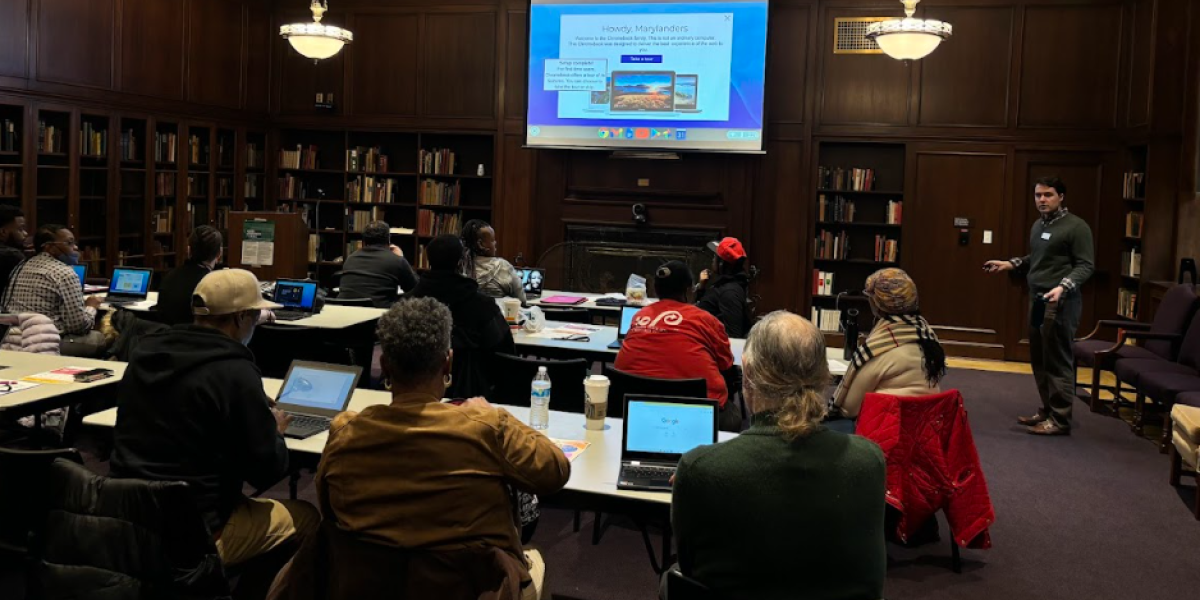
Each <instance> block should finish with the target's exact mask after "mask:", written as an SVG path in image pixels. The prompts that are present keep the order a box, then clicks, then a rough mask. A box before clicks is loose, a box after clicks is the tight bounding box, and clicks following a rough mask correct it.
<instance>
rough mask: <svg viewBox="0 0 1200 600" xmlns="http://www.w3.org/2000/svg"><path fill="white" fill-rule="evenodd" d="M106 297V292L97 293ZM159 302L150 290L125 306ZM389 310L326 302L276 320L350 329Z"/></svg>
mask: <svg viewBox="0 0 1200 600" xmlns="http://www.w3.org/2000/svg"><path fill="white" fill-rule="evenodd" d="M96 295H97V296H100V297H104V296H105V294H96ZM156 304H158V292H150V294H149V296H147V297H146V299H145V300H143V301H141V302H135V303H133V304H129V305H127V306H125V307H123V308H125V309H127V310H133V311H138V312H146V311H149V310H150V309H151V308H153V307H154V306H155V305H156ZM102 307H104V308H110V307H109V306H108V305H107V304H104V305H102ZM385 312H387V311H386V310H384V309H382V308H374V307H369V306H342V305H334V304H326V305H325V307H324V308H322V309H321V312H320V313H318V314H315V315H313V316H311V317H308V318H305V319H300V320H298V321H276V322H275V324H277V325H290V326H293V327H312V328H315V329H348V328H350V327H354V326H357V325H362V324H364V323H370V322H371V321H375V320H377V319H379V317H382V316H383V313H385Z"/></svg>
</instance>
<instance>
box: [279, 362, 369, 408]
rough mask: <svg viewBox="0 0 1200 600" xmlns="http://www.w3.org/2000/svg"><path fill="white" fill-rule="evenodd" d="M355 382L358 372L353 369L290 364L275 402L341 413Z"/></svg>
mask: <svg viewBox="0 0 1200 600" xmlns="http://www.w3.org/2000/svg"><path fill="white" fill-rule="evenodd" d="M357 382H358V373H357V372H356V371H354V370H340V369H339V370H329V369H322V368H320V367H317V366H311V365H305V364H294V365H292V369H291V370H290V371H288V376H287V380H286V381H284V382H283V391H282V392H280V394H279V398H278V400H279V403H280V404H290V405H292V406H298V407H304V408H318V409H322V410H332V411H341V410H342V409H343V408H344V407H345V405H346V400H347V399H348V398H349V397H350V395H351V394H352V393H353V392H354V385H355V383H357Z"/></svg>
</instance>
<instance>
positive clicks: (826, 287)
mask: <svg viewBox="0 0 1200 600" xmlns="http://www.w3.org/2000/svg"><path fill="white" fill-rule="evenodd" d="M812 293H813V294H815V295H817V296H832V295H833V273H831V272H829V271H822V270H820V269H813V290H812Z"/></svg>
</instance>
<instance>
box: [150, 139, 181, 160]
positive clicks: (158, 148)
mask: <svg viewBox="0 0 1200 600" xmlns="http://www.w3.org/2000/svg"><path fill="white" fill-rule="evenodd" d="M178 141H179V136H177V135H176V134H174V133H163V132H157V131H156V132H155V133H154V162H160V163H171V164H175V163H176V162H178V160H179V156H178V152H179V149H178V147H177V146H178V144H177V142H178Z"/></svg>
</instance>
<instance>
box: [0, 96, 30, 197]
mask: <svg viewBox="0 0 1200 600" xmlns="http://www.w3.org/2000/svg"><path fill="white" fill-rule="evenodd" d="M25 135H26V132H25V107H24V106H23V105H21V104H3V103H0V204H8V205H10V206H21V198H22V194H23V193H24V189H25V187H24V183H25V181H24V178H25V174H24V168H25V167H24V161H23V160H22V153H23V152H24V147H25V146H24V144H25Z"/></svg>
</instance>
